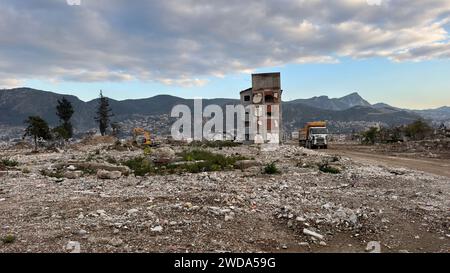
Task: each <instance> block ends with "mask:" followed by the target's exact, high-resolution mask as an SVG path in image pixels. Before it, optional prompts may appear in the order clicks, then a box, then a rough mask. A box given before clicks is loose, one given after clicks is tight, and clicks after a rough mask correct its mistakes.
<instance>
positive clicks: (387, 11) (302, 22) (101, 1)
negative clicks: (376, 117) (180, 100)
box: [0, 0, 450, 86]
mask: <svg viewBox="0 0 450 273" xmlns="http://www.w3.org/2000/svg"><path fill="white" fill-rule="evenodd" d="M369 2H370V3H369ZM71 3H72V2H71ZM0 10H2V16H1V17H0V33H2V35H1V36H0V71H2V72H3V74H1V75H0V79H2V81H3V82H6V81H8V82H9V83H12V80H11V79H23V78H39V79H49V80H50V79H52V80H57V81H58V80H60V81H64V80H66V81H80V82H93V81H129V80H142V81H158V82H161V83H164V84H169V85H182V86H201V85H204V84H206V83H207V81H206V80H205V79H206V78H208V77H210V76H213V77H223V76H224V75H227V74H230V73H240V72H244V73H247V72H249V71H253V70H254V69H256V68H260V67H267V66H279V65H285V64H291V63H323V62H326V63H336V62H339V58H340V57H351V58H371V57H383V58H388V59H391V60H393V61H410V60H413V61H422V60H429V59H437V58H445V59H448V58H449V33H448V32H447V30H446V28H445V27H446V26H447V29H448V24H449V18H450V1H448V0H428V1H423V0H414V1H413V0H396V1H393V0H389V1H388V0H386V1H374V0H370V1H368V0H336V1H327V0H314V1H297V0H281V1H280V0H273V1H269V0H265V1H260V0H247V1H240V0H226V1H225V0H215V1H209V0H184V1H176V0H165V1H159V0H148V1H145V0H136V1H120V0H83V1H82V4H81V5H79V6H76V7H74V6H69V5H67V3H65V1H63V0H61V1H56V0H34V1H15V0H2V1H1V2H0ZM5 71H6V72H5Z"/></svg>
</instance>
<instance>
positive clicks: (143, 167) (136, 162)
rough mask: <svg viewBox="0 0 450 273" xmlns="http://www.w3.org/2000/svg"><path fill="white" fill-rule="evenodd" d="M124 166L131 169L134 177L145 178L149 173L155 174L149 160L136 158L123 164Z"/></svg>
mask: <svg viewBox="0 0 450 273" xmlns="http://www.w3.org/2000/svg"><path fill="white" fill-rule="evenodd" d="M123 165H125V166H127V167H128V168H130V169H131V170H132V171H133V172H134V175H136V176H145V175H146V174H148V173H153V172H154V171H155V168H154V167H153V164H152V163H151V162H150V160H149V159H147V158H145V157H135V158H132V159H129V160H127V161H124V162H123Z"/></svg>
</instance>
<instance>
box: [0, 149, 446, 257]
mask: <svg viewBox="0 0 450 273" xmlns="http://www.w3.org/2000/svg"><path fill="white" fill-rule="evenodd" d="M106 145H108V144H104V143H102V142H99V143H98V144H92V145H91V144H90V145H87V144H79V143H78V144H77V145H76V146H73V147H70V148H68V149H67V151H65V152H63V153H46V152H42V153H36V154H34V153H29V151H28V150H26V149H15V148H11V149H9V150H8V149H5V150H0V158H11V159H15V160H18V161H20V165H19V166H18V168H17V170H14V171H12V170H5V171H4V173H2V174H1V175H2V176H1V178H0V204H1V211H2V213H0V223H2V228H3V227H4V226H5V227H6V226H7V227H8V228H7V229H6V230H3V229H2V230H1V231H2V232H3V233H4V234H9V233H13V234H15V233H17V237H18V238H20V241H19V240H18V241H17V242H15V243H14V244H11V245H3V246H2V247H1V248H0V252H19V251H23V252H25V251H28V250H30V251H31V252H72V251H78V249H79V248H78V247H79V246H80V244H77V242H74V241H71V242H70V245H69V244H68V240H74V239H76V240H79V241H80V242H81V243H82V245H83V251H85V250H86V251H92V252H128V251H135V252H176V253H186V252H205V251H206V252H208V251H212V252H215V251H221V252H274V251H283V250H285V251H289V252H290V251H301V252H314V251H328V250H330V251H339V252H347V251H349V252H364V251H365V248H364V246H365V245H366V244H367V242H369V241H371V240H373V239H374V238H376V239H377V240H380V241H382V242H383V250H384V248H385V247H384V246H386V251H389V252H399V251H401V250H408V251H410V252H417V251H419V250H418V248H412V247H411V246H414V247H415V246H420V247H422V248H423V249H422V250H420V251H426V252H448V250H449V249H450V246H449V238H450V234H449V226H448V211H449V208H450V203H449V200H450V179H449V178H448V177H445V176H436V175H432V174H428V173H424V172H421V171H415V170H411V169H402V168H397V167H395V168H394V167H392V166H384V165H381V164H373V163H371V162H365V161H358V160H353V159H350V158H349V157H346V156H335V155H334V154H333V151H332V150H330V151H326V153H323V152H318V151H313V150H307V149H304V148H301V147H297V146H291V145H284V146H280V147H278V148H277V150H275V151H267V152H266V151H264V150H261V149H259V147H258V146H237V147H223V148H220V149H219V148H204V149H207V150H209V151H211V152H214V153H219V154H222V155H225V156H241V157H245V158H247V159H248V160H244V161H238V162H236V163H234V162H233V163H230V166H229V167H228V168H227V170H225V171H221V170H219V171H210V172H203V170H196V171H195V172H193V173H188V172H183V173H178V172H173V173H171V172H167V173H165V174H164V175H156V174H151V175H147V176H143V177H140V176H135V175H134V174H133V173H132V172H131V171H130V169H129V168H128V167H125V166H123V165H121V164H122V162H125V161H128V160H130V159H133V158H137V157H147V158H148V159H149V160H152V161H153V160H154V161H153V162H155V164H152V165H151V167H152V168H166V167H167V169H170V166H171V165H164V164H167V163H169V164H177V163H179V162H180V160H181V159H179V158H177V155H178V154H179V153H180V152H182V151H184V150H186V149H191V147H186V146H183V145H178V144H173V145H170V146H169V145H167V147H165V146H163V147H161V148H151V151H150V152H149V151H146V153H144V151H143V150H142V149H124V150H123V151H122V150H117V149H107V147H108V146H106ZM164 145H166V144H164ZM97 150H98V151H99V152H96V151H97ZM59 162H62V163H59ZM107 162H110V163H107ZM272 162H275V164H276V166H277V168H278V169H279V170H280V172H281V173H280V174H278V175H266V174H263V173H262V172H261V169H262V168H264V166H267V165H268V164H270V163H272ZM323 162H326V163H328V167H330V166H333V167H336V168H337V167H339V170H340V173H327V172H323V171H320V169H319V166H320V164H323ZM200 165H201V164H200ZM233 165H235V166H233ZM25 168H26V169H27V171H25V172H22V171H21V170H23V169H25ZM43 170H44V171H43ZM97 177H98V178H97ZM17 204H20V206H18V205H17ZM22 240H23V241H25V242H21V241H22ZM387 246H389V247H390V248H387ZM285 247H286V248H285ZM410 248H411V249H410ZM376 250H377V249H374V248H372V249H371V250H369V251H376ZM79 251H81V250H79Z"/></svg>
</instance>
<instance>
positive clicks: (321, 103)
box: [289, 93, 371, 111]
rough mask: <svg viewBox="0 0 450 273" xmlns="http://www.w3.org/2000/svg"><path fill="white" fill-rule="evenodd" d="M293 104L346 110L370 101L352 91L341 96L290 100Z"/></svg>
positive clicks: (368, 105)
mask: <svg viewBox="0 0 450 273" xmlns="http://www.w3.org/2000/svg"><path fill="white" fill-rule="evenodd" d="M289 103H293V104H304V105H308V106H312V107H315V108H320V109H326V110H335V111H341V110H347V109H349V108H352V107H355V106H367V107H370V106H371V105H370V103H369V102H367V101H366V100H364V99H363V98H362V97H361V96H360V95H359V94H358V93H352V94H350V95H347V96H345V97H342V98H335V99H330V98H329V97H327V96H320V97H313V98H310V99H298V100H294V101H290V102H289Z"/></svg>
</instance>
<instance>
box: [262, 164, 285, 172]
mask: <svg viewBox="0 0 450 273" xmlns="http://www.w3.org/2000/svg"><path fill="white" fill-rule="evenodd" d="M264 173H265V174H280V173H281V172H280V170H279V169H278V167H277V165H275V162H272V163H270V164H268V165H267V166H266V167H264Z"/></svg>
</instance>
